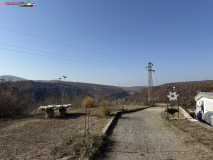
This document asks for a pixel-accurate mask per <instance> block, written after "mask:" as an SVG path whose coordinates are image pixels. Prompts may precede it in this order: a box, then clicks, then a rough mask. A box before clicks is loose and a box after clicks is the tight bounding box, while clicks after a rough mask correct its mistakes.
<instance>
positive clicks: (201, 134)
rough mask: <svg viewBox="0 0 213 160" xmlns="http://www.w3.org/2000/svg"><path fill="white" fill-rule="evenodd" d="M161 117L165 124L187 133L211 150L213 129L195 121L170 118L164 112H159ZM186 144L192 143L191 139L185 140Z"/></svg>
mask: <svg viewBox="0 0 213 160" xmlns="http://www.w3.org/2000/svg"><path fill="white" fill-rule="evenodd" d="M161 117H162V119H164V120H165V121H166V122H167V124H166V125H167V126H170V127H175V128H177V129H178V130H180V131H182V132H185V133H188V134H189V135H190V136H191V137H193V138H194V139H195V140H196V141H198V142H200V143H202V144H203V145H206V146H208V147H209V148H210V149H211V150H213V130H210V129H207V128H205V127H203V126H201V125H199V124H197V123H195V122H191V121H189V120H187V119H176V120H171V119H167V118H166V113H161ZM185 143H186V144H188V143H192V144H193V143H194V141H193V140H186V141H185Z"/></svg>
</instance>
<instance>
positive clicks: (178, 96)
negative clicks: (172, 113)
mask: <svg viewBox="0 0 213 160" xmlns="http://www.w3.org/2000/svg"><path fill="white" fill-rule="evenodd" d="M177 94H178V86H177ZM178 97H179V96H178ZM178 97H177V105H178V119H179V102H178V99H179V98H178Z"/></svg>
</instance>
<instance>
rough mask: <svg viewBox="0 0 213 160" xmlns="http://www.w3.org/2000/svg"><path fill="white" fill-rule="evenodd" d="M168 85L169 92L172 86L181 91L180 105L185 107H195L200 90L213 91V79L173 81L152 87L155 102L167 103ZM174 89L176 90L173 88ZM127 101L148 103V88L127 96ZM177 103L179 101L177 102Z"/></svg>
mask: <svg viewBox="0 0 213 160" xmlns="http://www.w3.org/2000/svg"><path fill="white" fill-rule="evenodd" d="M167 86H168V92H172V86H174V87H176V88H175V92H177V86H178V93H179V105H180V106H181V107H183V108H195V104H196V103H195V100H194V97H195V96H196V95H197V94H198V93H199V92H212V91H213V80H204V81H189V82H173V83H167V84H163V85H160V86H154V87H153V88H152V92H151V93H152V94H151V95H152V99H153V101H154V103H167V97H166V95H167ZM173 91H174V90H173ZM127 101H129V102H131V103H132V102H134V103H138V104H148V88H144V89H142V90H141V91H140V92H138V93H135V94H133V95H131V96H128V97H127ZM169 103H171V101H169ZM176 105H177V102H176Z"/></svg>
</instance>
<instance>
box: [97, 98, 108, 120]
mask: <svg viewBox="0 0 213 160" xmlns="http://www.w3.org/2000/svg"><path fill="white" fill-rule="evenodd" d="M99 107H100V115H101V116H102V117H106V116H109V115H110V114H111V109H110V103H109V102H108V101H107V100H105V101H102V102H101V103H100V104H99Z"/></svg>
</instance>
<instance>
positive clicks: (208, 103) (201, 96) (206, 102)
mask: <svg viewBox="0 0 213 160" xmlns="http://www.w3.org/2000/svg"><path fill="white" fill-rule="evenodd" d="M195 101H196V112H197V113H198V112H199V111H201V105H202V104H203V106H204V107H203V108H204V114H205V113H206V112H209V111H213V93H208V92H199V93H198V94H197V95H196V96H195Z"/></svg>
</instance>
